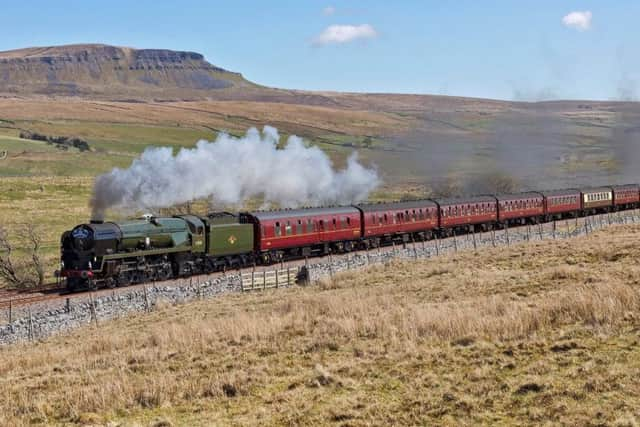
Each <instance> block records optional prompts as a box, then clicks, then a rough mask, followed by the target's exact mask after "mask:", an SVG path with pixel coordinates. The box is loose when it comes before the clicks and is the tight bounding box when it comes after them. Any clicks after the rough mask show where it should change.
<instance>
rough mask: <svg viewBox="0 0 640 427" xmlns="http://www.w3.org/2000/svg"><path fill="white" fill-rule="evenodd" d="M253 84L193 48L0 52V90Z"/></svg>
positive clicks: (190, 90) (164, 91)
mask: <svg viewBox="0 0 640 427" xmlns="http://www.w3.org/2000/svg"><path fill="white" fill-rule="evenodd" d="M239 88H246V89H252V88H253V89H254V90H255V88H257V86H256V85H253V84H252V83H250V82H248V81H247V80H245V79H244V78H243V77H242V75H241V74H239V73H232V72H229V71H227V70H225V69H222V68H220V67H216V66H215V65H212V64H210V63H209V62H207V61H206V60H205V59H204V57H203V56H202V55H201V54H199V53H195V52H183V51H173V50H167V49H132V48H125V47H116V46H107V45H86V44H85V45H69V46H58V47H43V48H28V49H20V50H12V51H6V52H0V94H4V95H22V96H25V95H27V96H28V95H61V96H69V95H71V96H88V97H106V98H122V99H126V98H132V99H136V98H145V99H149V98H168V99H188V98H206V97H211V96H213V97H215V92H218V91H229V90H234V89H239Z"/></svg>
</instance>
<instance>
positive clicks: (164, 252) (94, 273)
mask: <svg viewBox="0 0 640 427" xmlns="http://www.w3.org/2000/svg"><path fill="white" fill-rule="evenodd" d="M253 244H254V232H253V224H242V223H240V221H239V219H238V217H237V216H236V215H234V214H231V213H228V212H221V213H214V214H210V215H208V216H206V217H199V216H195V215H177V216H174V217H170V218H156V217H154V216H151V215H146V216H145V217H143V218H141V219H137V220H129V221H123V222H98V221H92V222H91V223H89V224H81V225H78V226H77V227H75V228H74V229H72V230H69V231H66V232H65V233H64V234H63V235H62V239H61V248H62V249H61V251H62V253H61V263H62V265H61V272H60V273H61V276H62V277H64V278H65V279H66V283H67V288H68V289H69V290H75V289H78V288H89V289H97V288H99V287H109V288H113V287H116V286H126V285H129V284H133V283H142V282H147V281H155V280H167V279H170V278H173V277H181V276H189V275H191V274H199V273H211V272H214V271H219V270H221V269H224V268H236V267H242V266H245V265H250V264H251V263H253V260H254V259H253Z"/></svg>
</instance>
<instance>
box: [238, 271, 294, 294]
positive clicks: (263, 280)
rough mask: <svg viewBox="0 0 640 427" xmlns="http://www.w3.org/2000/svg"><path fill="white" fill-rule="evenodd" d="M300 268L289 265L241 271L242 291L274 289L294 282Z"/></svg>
mask: <svg viewBox="0 0 640 427" xmlns="http://www.w3.org/2000/svg"><path fill="white" fill-rule="evenodd" d="M299 272H300V270H299V269H298V268H297V267H289V268H285V269H281V270H270V271H266V270H265V271H255V270H254V271H251V272H249V273H242V291H243V292H248V291H258V290H264V289H271V288H273V289H275V288H280V287H285V286H292V285H295V284H296V279H297V277H298V273H299Z"/></svg>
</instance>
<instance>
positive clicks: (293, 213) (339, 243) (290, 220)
mask: <svg viewBox="0 0 640 427" xmlns="http://www.w3.org/2000/svg"><path fill="white" fill-rule="evenodd" d="M242 220H243V221H245V222H251V223H253V224H254V234H255V240H256V245H255V247H256V248H257V250H259V251H260V252H261V254H262V258H263V260H264V261H271V260H274V259H281V258H283V257H285V256H307V255H311V254H314V253H316V254H317V253H328V252H329V251H330V250H337V251H343V250H347V251H348V250H351V249H352V248H353V247H354V244H355V242H357V241H359V240H360V235H361V224H360V211H359V210H358V209H356V208H354V207H335V208H312V209H290V210H278V211H265V212H251V213H246V214H242Z"/></svg>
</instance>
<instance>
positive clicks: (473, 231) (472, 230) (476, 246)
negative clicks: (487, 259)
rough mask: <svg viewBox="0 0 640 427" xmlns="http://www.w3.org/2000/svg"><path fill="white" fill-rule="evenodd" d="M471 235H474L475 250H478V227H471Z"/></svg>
mask: <svg viewBox="0 0 640 427" xmlns="http://www.w3.org/2000/svg"><path fill="white" fill-rule="evenodd" d="M471 235H472V236H473V250H474V251H476V252H477V251H478V245H477V243H476V228H475V227H472V228H471Z"/></svg>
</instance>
